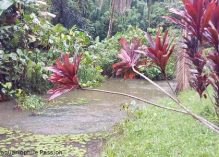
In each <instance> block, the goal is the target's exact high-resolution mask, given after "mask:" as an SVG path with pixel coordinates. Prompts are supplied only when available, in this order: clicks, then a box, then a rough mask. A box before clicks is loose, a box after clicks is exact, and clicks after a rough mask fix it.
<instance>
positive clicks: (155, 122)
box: [102, 91, 219, 157]
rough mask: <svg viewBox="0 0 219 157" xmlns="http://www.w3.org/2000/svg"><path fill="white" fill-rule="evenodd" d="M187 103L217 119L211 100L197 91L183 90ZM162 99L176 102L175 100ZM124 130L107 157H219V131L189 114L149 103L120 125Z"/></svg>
mask: <svg viewBox="0 0 219 157" xmlns="http://www.w3.org/2000/svg"><path fill="white" fill-rule="evenodd" d="M179 97H180V99H181V100H182V102H183V103H184V104H186V106H187V107H189V108H190V109H192V110H193V111H195V112H196V113H198V114H201V115H203V116H204V117H206V118H208V119H209V120H211V121H214V122H216V121H217V118H216V116H215V114H214V110H213V107H212V105H211V103H210V100H209V99H207V100H200V99H199V97H198V95H197V94H196V93H195V92H193V91H187V92H184V93H182V94H181V95H180V96H179ZM160 102H162V104H165V105H167V106H173V105H174V104H173V102H172V101H170V100H167V99H162V100H161V101H160ZM117 131H120V134H119V135H117V136H115V137H113V138H112V139H111V140H110V141H109V142H108V143H107V144H106V146H105V148H104V152H103V153H102V156H107V157H219V135H218V134H216V133H214V132H213V131H211V130H209V129H208V128H206V127H205V126H203V125H201V124H199V123H198V122H197V121H195V120H194V119H192V118H191V117H189V116H186V115H182V114H180V113H174V112H170V111H165V110H162V109H158V108H155V107H151V106H150V107H146V108H144V109H139V110H137V111H135V112H134V113H133V114H132V115H131V116H129V118H128V119H126V120H125V121H124V122H123V123H121V124H120V125H119V126H118V127H117Z"/></svg>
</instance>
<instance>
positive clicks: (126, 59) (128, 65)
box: [112, 37, 147, 79]
mask: <svg viewBox="0 0 219 157" xmlns="http://www.w3.org/2000/svg"><path fill="white" fill-rule="evenodd" d="M119 43H120V45H121V46H122V49H121V50H120V53H119V54H118V58H119V59H121V61H120V62H118V63H115V64H113V65H112V67H113V69H114V70H115V71H116V75H117V76H119V75H123V76H124V79H128V78H130V79H133V78H134V77H135V75H136V73H135V72H134V71H133V70H132V67H135V68H136V69H137V68H138V66H140V65H144V64H145V63H146V62H147V61H146V59H141V54H139V53H138V50H139V47H140V40H139V39H137V38H133V39H132V41H131V43H130V44H129V43H128V42H127V40H126V39H125V38H123V37H122V38H120V39H119Z"/></svg>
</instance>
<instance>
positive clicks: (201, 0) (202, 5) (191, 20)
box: [167, 0, 216, 43]
mask: <svg viewBox="0 0 219 157" xmlns="http://www.w3.org/2000/svg"><path fill="white" fill-rule="evenodd" d="M182 1H183V4H184V10H178V9H174V8H172V9H170V12H171V13H173V14H174V16H175V17H167V19H170V20H171V21H173V22H174V23H176V24H178V25H180V26H181V27H182V28H183V29H185V30H186V31H188V32H189V33H190V34H191V35H193V36H196V37H197V39H198V40H199V41H200V42H201V43H202V41H203V33H204V29H205V28H206V27H207V26H208V24H209V20H210V19H211V14H212V10H213V9H214V8H215V7H216V3H215V1H214V0H212V1H211V2H209V1H208V0H192V1H191V0H182Z"/></svg>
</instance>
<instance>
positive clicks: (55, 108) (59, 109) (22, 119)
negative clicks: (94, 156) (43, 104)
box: [0, 79, 169, 134]
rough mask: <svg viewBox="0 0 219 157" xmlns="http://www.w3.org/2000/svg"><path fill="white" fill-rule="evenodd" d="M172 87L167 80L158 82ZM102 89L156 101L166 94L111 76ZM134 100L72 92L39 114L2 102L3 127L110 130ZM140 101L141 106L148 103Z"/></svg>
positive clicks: (51, 131)
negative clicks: (20, 109) (123, 107)
mask: <svg viewBox="0 0 219 157" xmlns="http://www.w3.org/2000/svg"><path fill="white" fill-rule="evenodd" d="M158 84H159V85H160V86H162V87H163V88H165V89H167V90H169V88H168V84H167V83H166V82H163V81H161V82H158ZM98 89H105V90H111V91H117V92H123V93H127V94H132V95H135V96H138V97H141V98H144V99H147V100H151V101H156V100H157V99H158V98H160V97H164V95H163V94H162V93H161V92H160V91H159V90H158V89H156V88H155V87H154V86H152V85H150V84H149V83H147V82H146V81H144V80H126V81H124V80H122V79H109V80H107V81H105V82H104V83H103V85H102V86H101V87H98ZM131 101H132V102H133V100H132V99H128V98H126V97H122V96H117V95H111V94H105V93H99V92H92V91H82V90H76V91H72V92H69V93H67V94H65V95H63V96H61V97H60V98H58V99H56V100H54V101H53V102H50V103H49V102H48V107H47V108H46V109H43V110H42V111H39V112H38V114H37V115H33V114H31V112H27V111H18V110H14V109H13V107H14V105H15V102H12V101H11V102H6V103H1V104H0V126H2V127H6V128H11V129H18V130H21V131H24V132H33V133H37V134H78V133H92V132H98V131H107V130H110V129H111V128H112V126H113V125H115V124H116V123H118V122H120V121H121V120H122V119H123V118H124V117H125V116H126V112H125V111H124V110H123V109H122V106H123V105H122V104H124V103H130V102H131ZM136 103H137V107H145V106H146V105H145V104H142V103H139V102H136Z"/></svg>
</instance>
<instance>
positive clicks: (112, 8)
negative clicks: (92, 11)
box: [107, 0, 116, 38]
mask: <svg viewBox="0 0 219 157" xmlns="http://www.w3.org/2000/svg"><path fill="white" fill-rule="evenodd" d="M115 1H116V0H111V4H110V7H111V9H110V19H109V27H108V32H107V38H109V37H111V35H112V29H113V20H114V11H115Z"/></svg>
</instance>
